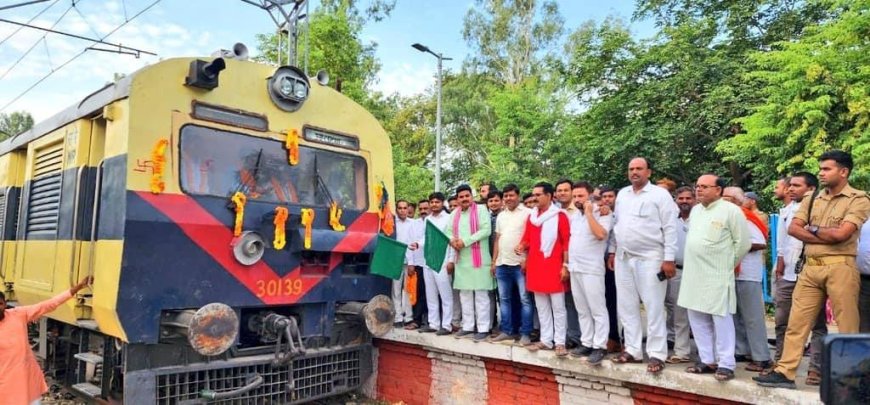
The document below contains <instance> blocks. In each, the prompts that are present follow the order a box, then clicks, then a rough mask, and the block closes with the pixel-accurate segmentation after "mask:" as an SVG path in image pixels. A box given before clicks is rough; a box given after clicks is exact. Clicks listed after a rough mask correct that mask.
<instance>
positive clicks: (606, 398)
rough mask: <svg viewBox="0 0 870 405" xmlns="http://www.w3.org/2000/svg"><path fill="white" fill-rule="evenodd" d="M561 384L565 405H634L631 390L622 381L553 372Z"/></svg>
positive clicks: (561, 371)
mask: <svg viewBox="0 0 870 405" xmlns="http://www.w3.org/2000/svg"><path fill="white" fill-rule="evenodd" d="M553 372H555V373H556V381H557V382H559V398H560V399H561V402H562V403H564V404H585V403H610V404H626V405H627V404H633V403H634V400H633V399H632V396H631V390H630V389H629V388H628V387H626V386H625V384H624V383H623V382H622V381H616V380H611V379H608V378H602V377H594V376H590V375H586V374H578V373H572V372H569V371H563V370H553Z"/></svg>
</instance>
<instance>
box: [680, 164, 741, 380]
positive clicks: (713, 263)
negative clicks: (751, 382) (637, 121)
mask: <svg viewBox="0 0 870 405" xmlns="http://www.w3.org/2000/svg"><path fill="white" fill-rule="evenodd" d="M723 186H724V184H723V182H722V181H721V180H719V178H718V177H717V176H715V175H704V176H701V177H700V178H699V179H698V182H697V184H696V186H695V187H696V188H695V192H696V193H697V199H698V201H699V202H700V204H698V205H696V206H695V207H694V208H692V213H691V215H690V216H689V232H688V234H687V237H686V250H685V255H684V258H683V260H684V267H683V281H682V286H681V288H680V297H679V299H678V300H677V305H679V306H681V307H683V308H686V309H688V310H689V325H690V326H691V328H692V333H693V334H694V335H695V343H696V345H697V346H698V355H699V357H700V358H701V363H702V364H701V363H699V364H698V365H696V366H694V367H689V369H687V371H689V372H695V373H700V372H707V370H710V368H711V367H712V366H713V365H716V364H718V370H716V373H717V374H716V377H717V379H719V380H728V379H731V378H733V377H734V367H735V366H736V363H735V361H734V346H735V334H734V320H733V318H732V314H734V312H736V311H737V298H736V292H735V284H734V269H735V267H736V266H737V264H738V263H740V261H741V260H742V259H743V256H744V255H746V253H747V252H749V247H750V245H751V243H750V238H749V227H748V225H747V223H746V218H745V217H744V216H743V211H742V210H741V209H740V208H739V207H737V206H736V205H734V204H731V203H729V202H727V201H723V200H722V199H721V193H722V189H723Z"/></svg>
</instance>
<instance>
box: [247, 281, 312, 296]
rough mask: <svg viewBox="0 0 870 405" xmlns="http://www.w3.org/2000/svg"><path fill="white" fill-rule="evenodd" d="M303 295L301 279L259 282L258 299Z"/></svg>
mask: <svg viewBox="0 0 870 405" xmlns="http://www.w3.org/2000/svg"><path fill="white" fill-rule="evenodd" d="M301 293H302V280H301V279H298V278H297V279H292V280H291V279H286V280H268V281H266V280H257V296H258V297H279V296H292V295H299V294H301Z"/></svg>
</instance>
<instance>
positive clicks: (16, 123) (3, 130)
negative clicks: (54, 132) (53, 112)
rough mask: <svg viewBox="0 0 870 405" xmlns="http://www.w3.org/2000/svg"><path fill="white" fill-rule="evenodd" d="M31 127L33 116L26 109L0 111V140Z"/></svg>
mask: <svg viewBox="0 0 870 405" xmlns="http://www.w3.org/2000/svg"><path fill="white" fill-rule="evenodd" d="M30 128H33V117H32V116H31V115H30V113H28V112H26V111H15V112H12V113H9V114H6V113H0V141H2V140H5V139H6V138H10V137H13V136H15V135H18V134H20V133H22V132H24V131H27V130H28V129H30Z"/></svg>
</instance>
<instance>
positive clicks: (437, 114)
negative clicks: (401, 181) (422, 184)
mask: <svg viewBox="0 0 870 405" xmlns="http://www.w3.org/2000/svg"><path fill="white" fill-rule="evenodd" d="M411 46H412V47H413V48H414V49H416V50H418V51H420V52H426V53H430V54H432V55H433V56H435V57H436V58H438V81H437V89H436V90H437V92H438V107H437V110H436V112H435V191H441V83H442V78H441V74H442V65H443V62H444V61H445V60H452V59H451V58H447V57H445V56H444V55H443V54H440V53H435V52H432V50H431V49H429V48H427V47H426V46H424V45H420V44H413V45H411Z"/></svg>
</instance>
